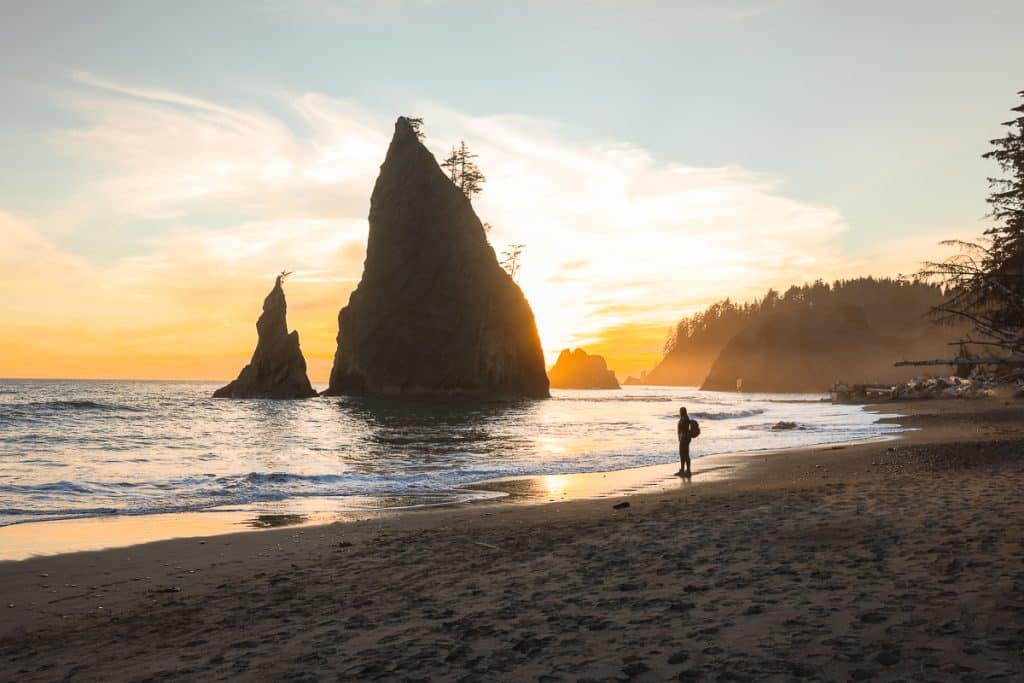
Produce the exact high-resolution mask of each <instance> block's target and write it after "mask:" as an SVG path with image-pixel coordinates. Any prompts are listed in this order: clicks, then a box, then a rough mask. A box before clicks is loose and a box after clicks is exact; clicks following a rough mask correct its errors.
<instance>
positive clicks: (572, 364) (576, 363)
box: [548, 349, 620, 389]
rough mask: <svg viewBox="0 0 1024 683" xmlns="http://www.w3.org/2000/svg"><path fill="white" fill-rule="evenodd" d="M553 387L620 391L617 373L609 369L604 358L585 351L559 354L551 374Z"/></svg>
mask: <svg viewBox="0 0 1024 683" xmlns="http://www.w3.org/2000/svg"><path fill="white" fill-rule="evenodd" d="M548 379H550V380H551V386H552V388H555V389H619V388H620V387H619V381H618V380H617V379H615V373H614V372H612V371H611V370H609V369H608V365H607V364H606V363H605V361H604V358H603V357H602V356H591V355H590V354H588V353H587V352H586V351H584V350H583V349H576V350H575V351H573V352H572V353H570V352H569V349H565V350H563V351H562V353H560V354H558V360H557V361H555V364H554V366H553V367H552V368H551V372H549V373H548Z"/></svg>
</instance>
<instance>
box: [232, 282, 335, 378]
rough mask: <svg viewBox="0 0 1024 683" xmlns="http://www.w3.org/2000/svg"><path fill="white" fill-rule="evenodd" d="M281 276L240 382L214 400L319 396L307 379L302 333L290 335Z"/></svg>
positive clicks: (265, 302) (267, 301) (265, 308)
mask: <svg viewBox="0 0 1024 683" xmlns="http://www.w3.org/2000/svg"><path fill="white" fill-rule="evenodd" d="M282 278H283V275H278V276H277V280H276V281H275V282H274V288H273V289H272V290H270V294H268V295H267V298H266V299H264V300H263V314H262V315H261V316H260V319H259V320H257V321H256V333H257V335H258V336H259V339H258V341H257V342H256V351H254V352H253V354H252V360H251V361H249V364H248V365H246V366H245V367H244V368H242V372H240V373H239V375H238V379H236V380H235V381H234V382H232V383H231V384H229V385H227V386H226V387H221V388H220V389H218V390H217V391H215V392H214V393H213V397H214V398H309V397H311V396H316V391H314V389H313V387H312V385H310V383H309V377H307V376H306V359H305V358H303V357H302V351H301V350H300V349H299V333H298V332H292V333H291V334H288V322H287V320H286V313H287V311H288V306H287V304H286V303H285V300H284V290H283V289H282V288H281V280H282Z"/></svg>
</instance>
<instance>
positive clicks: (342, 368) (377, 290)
mask: <svg viewBox="0 0 1024 683" xmlns="http://www.w3.org/2000/svg"><path fill="white" fill-rule="evenodd" d="M369 222H370V231H369V238H368V241H367V249H366V261H365V263H364V266H363V275H362V279H361V280H360V282H359V285H358V286H357V287H356V289H355V291H353V292H352V295H351V297H350V298H349V302H348V305H346V306H345V307H344V308H342V309H341V312H340V313H339V315H338V349H337V353H336V354H335V357H334V367H333V369H332V371H331V379H330V386H329V388H328V389H327V391H326V392H325V393H326V394H328V395H339V394H369V395H376V396H389V397H420V396H452V397H454V396H465V397H472V398H482V399H494V398H497V399H501V398H517V397H533V398H541V397H547V396H548V395H549V392H548V378H547V375H546V373H545V371H544V355H543V353H542V351H541V344H540V338H539V336H538V334H537V327H536V324H535V322H534V317H533V311H532V310H531V308H530V304H529V302H528V301H527V300H526V297H525V296H524V295H523V293H522V291H521V290H520V289H519V286H518V285H516V283H515V282H514V281H513V280H512V278H511V277H509V275H508V274H507V273H506V272H505V271H504V270H503V269H502V268H501V266H500V265H498V261H497V258H496V257H495V253H494V249H493V248H491V246H490V244H488V242H487V237H486V234H485V232H484V228H483V225H482V224H481V222H480V219H479V218H477V216H476V213H474V211H473V207H472V205H471V204H470V201H469V199H467V198H466V196H465V195H464V194H463V193H462V191H460V190H459V188H458V187H456V185H455V184H454V183H453V182H452V181H451V179H449V178H448V176H446V175H445V174H444V172H443V171H442V170H441V168H440V167H439V166H438V164H437V161H436V160H435V159H434V156H433V155H432V154H431V153H430V152H429V151H428V150H427V148H426V147H424V146H423V144H422V143H421V142H420V140H419V138H418V136H417V134H416V132H415V131H414V130H413V128H412V126H411V125H410V123H409V122H408V121H407V120H406V119H405V118H404V117H401V118H399V119H398V121H397V122H396V123H395V133H394V137H393V138H392V140H391V145H390V147H389V148H388V152H387V157H386V158H385V160H384V164H383V165H382V166H381V170H380V175H379V176H378V178H377V183H376V185H375V186H374V188H373V195H372V197H371V199H370V216H369Z"/></svg>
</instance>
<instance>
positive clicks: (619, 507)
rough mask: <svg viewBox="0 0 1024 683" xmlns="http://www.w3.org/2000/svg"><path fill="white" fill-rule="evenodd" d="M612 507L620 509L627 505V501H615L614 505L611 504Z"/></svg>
mask: <svg viewBox="0 0 1024 683" xmlns="http://www.w3.org/2000/svg"><path fill="white" fill-rule="evenodd" d="M612 507H613V508H615V509H616V510H621V509H623V508H628V507H629V502H628V501H626V502H622V503H616V504H615V505H612Z"/></svg>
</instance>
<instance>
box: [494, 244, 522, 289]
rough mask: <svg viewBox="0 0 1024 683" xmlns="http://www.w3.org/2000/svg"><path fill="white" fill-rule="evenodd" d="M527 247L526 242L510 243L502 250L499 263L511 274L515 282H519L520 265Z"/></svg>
mask: <svg viewBox="0 0 1024 683" xmlns="http://www.w3.org/2000/svg"><path fill="white" fill-rule="evenodd" d="M525 248H526V245H525V244H510V245H508V249H507V250H505V251H503V252H501V260H500V261H499V262H498V263H499V264H501V267H502V268H504V269H505V272H506V273H508V274H509V277H511V278H512V281H513V282H519V266H520V265H522V264H521V262H520V257H522V255H523V249H525Z"/></svg>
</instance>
